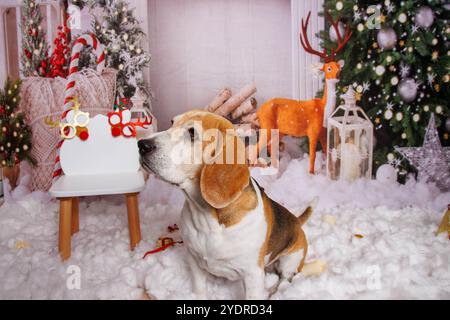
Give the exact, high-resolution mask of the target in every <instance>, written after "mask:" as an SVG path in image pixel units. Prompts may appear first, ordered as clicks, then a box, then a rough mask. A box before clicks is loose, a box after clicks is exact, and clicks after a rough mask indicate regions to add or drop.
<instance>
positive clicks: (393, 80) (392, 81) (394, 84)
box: [391, 77, 398, 86]
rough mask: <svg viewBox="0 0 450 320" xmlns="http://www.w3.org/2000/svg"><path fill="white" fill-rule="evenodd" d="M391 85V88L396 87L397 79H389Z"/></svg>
mask: <svg viewBox="0 0 450 320" xmlns="http://www.w3.org/2000/svg"><path fill="white" fill-rule="evenodd" d="M391 84H392V85H393V86H396V85H398V77H393V78H392V79H391Z"/></svg>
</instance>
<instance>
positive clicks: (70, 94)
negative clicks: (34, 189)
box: [53, 34, 105, 182]
mask: <svg viewBox="0 0 450 320" xmlns="http://www.w3.org/2000/svg"><path fill="white" fill-rule="evenodd" d="M86 46H91V47H92V48H93V50H94V53H95V56H96V57H97V72H98V73H102V71H103V69H104V68H105V47H104V46H103V45H102V44H101V43H100V42H99V41H98V40H97V38H96V37H95V35H93V34H84V35H82V36H81V37H79V38H78V39H77V40H76V41H75V42H74V45H73V48H72V55H71V58H70V67H69V76H68V77H67V85H66V92H65V96H64V111H63V113H62V115H61V121H60V122H61V123H64V122H65V121H66V117H67V114H68V113H69V111H70V110H71V108H72V107H73V106H74V101H73V99H74V98H75V76H76V74H77V73H78V62H79V60H80V53H81V50H82V49H83V48H84V47H86ZM63 143H64V139H61V140H60V141H59V142H58V144H57V145H56V148H57V156H56V159H55V167H54V169H53V182H55V181H56V180H57V179H58V178H59V177H60V176H61V175H62V174H63V171H62V168H61V163H60V159H59V152H60V149H61V146H62V145H63Z"/></svg>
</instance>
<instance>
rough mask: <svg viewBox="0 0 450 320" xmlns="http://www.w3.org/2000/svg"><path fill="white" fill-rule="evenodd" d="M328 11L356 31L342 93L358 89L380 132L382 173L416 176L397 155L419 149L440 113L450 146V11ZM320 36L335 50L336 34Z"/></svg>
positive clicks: (385, 6)
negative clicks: (387, 168) (388, 167)
mask: <svg viewBox="0 0 450 320" xmlns="http://www.w3.org/2000/svg"><path fill="white" fill-rule="evenodd" d="M324 9H325V10H328V11H329V12H330V14H331V15H332V16H333V18H337V17H338V16H340V17H341V18H342V20H343V23H344V24H350V28H351V30H353V35H352V38H351V39H350V41H349V43H348V44H347V46H346V47H345V48H344V50H343V51H342V53H341V54H340V55H339V57H338V58H340V59H344V60H345V63H346V65H345V68H344V69H343V70H342V74H341V78H340V82H339V85H338V88H337V89H338V93H344V92H345V90H346V88H347V86H349V85H352V86H353V87H354V89H355V90H356V91H357V92H358V94H359V99H360V101H359V104H360V106H361V107H363V108H364V109H365V111H366V112H367V114H368V115H369V116H370V117H371V120H372V121H373V123H374V125H375V138H376V146H375V152H374V165H375V168H376V167H378V166H380V165H381V164H383V163H386V162H389V163H391V164H393V165H394V166H395V167H396V168H397V169H398V172H399V174H400V177H402V176H403V177H404V176H405V175H406V174H407V172H408V171H411V170H412V168H411V167H409V166H408V163H407V162H406V161H403V160H402V157H401V156H400V155H398V154H396V153H395V152H394V147H395V146H419V145H420V144H421V143H422V141H423V137H424V134H425V129H426V127H427V124H428V122H429V119H430V117H431V114H432V113H435V115H436V123H437V124H438V125H439V126H441V128H440V129H441V130H440V136H441V140H442V143H443V145H448V144H449V138H448V135H449V133H448V131H447V132H446V130H445V128H444V127H445V125H442V124H443V123H444V122H445V121H446V119H447V123H448V117H449V106H448V101H449V100H450V89H449V77H450V76H449V66H450V56H449V54H450V53H449V51H448V50H449V48H448V46H449V42H448V37H449V36H450V27H449V24H448V19H449V11H448V10H447V9H446V8H445V6H444V1H440V0H426V1H425V0H420V1H416V0H414V1H413V0H403V1H401V2H398V1H392V0H385V1H382V2H380V1H379V0H374V1H368V0H364V1H363V0H358V1H355V0H339V1H336V0H334V1H326V2H325V5H324ZM344 24H343V25H342V26H340V29H341V28H342V29H344ZM320 36H321V38H322V40H323V45H324V47H325V48H328V49H330V48H332V47H334V46H335V42H334V41H336V35H335V34H334V33H333V32H332V31H331V30H330V32H329V31H328V30H326V31H324V32H321V34H320ZM447 130H448V129H447Z"/></svg>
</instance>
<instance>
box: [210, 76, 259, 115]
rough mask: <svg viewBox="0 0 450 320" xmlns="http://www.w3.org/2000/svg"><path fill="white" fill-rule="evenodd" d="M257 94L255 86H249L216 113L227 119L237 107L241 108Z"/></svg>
mask: <svg viewBox="0 0 450 320" xmlns="http://www.w3.org/2000/svg"><path fill="white" fill-rule="evenodd" d="M255 93H256V87H255V85H254V84H253V83H252V84H248V85H246V86H245V87H243V88H242V89H241V90H240V91H239V92H238V93H237V94H236V95H234V96H232V97H231V98H230V99H228V100H227V102H225V103H224V104H223V105H222V106H220V107H219V108H218V109H217V110H216V111H215V113H217V114H218V115H220V116H222V117H226V116H227V115H229V114H230V113H231V112H233V111H234V110H235V109H236V108H237V107H239V106H240V105H241V104H242V103H243V102H244V101H245V100H247V99H248V98H249V97H251V96H252V95H253V94H255Z"/></svg>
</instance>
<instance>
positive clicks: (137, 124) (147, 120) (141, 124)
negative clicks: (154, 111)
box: [131, 116, 153, 129]
mask: <svg viewBox="0 0 450 320" xmlns="http://www.w3.org/2000/svg"><path fill="white" fill-rule="evenodd" d="M152 122H153V119H152V116H149V117H145V120H144V122H142V121H141V118H138V119H137V121H136V122H132V123H131V124H132V125H133V126H135V127H141V128H144V129H147V128H146V126H149V125H151V124H152Z"/></svg>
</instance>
